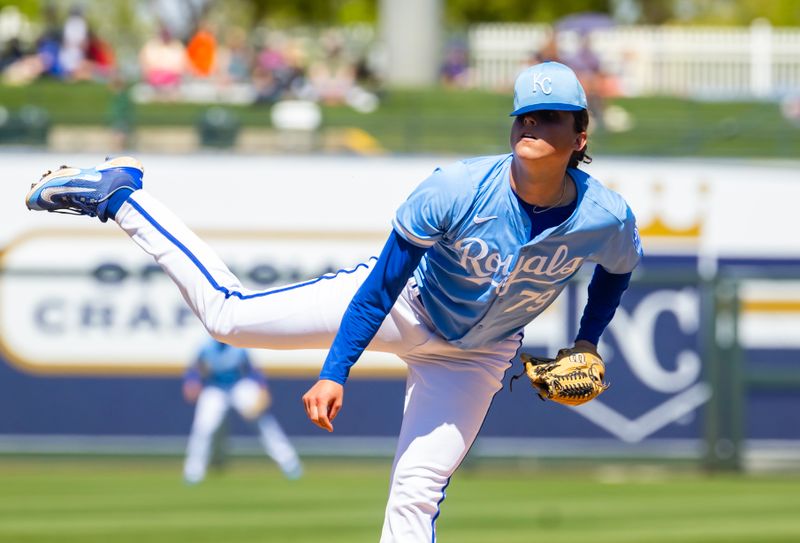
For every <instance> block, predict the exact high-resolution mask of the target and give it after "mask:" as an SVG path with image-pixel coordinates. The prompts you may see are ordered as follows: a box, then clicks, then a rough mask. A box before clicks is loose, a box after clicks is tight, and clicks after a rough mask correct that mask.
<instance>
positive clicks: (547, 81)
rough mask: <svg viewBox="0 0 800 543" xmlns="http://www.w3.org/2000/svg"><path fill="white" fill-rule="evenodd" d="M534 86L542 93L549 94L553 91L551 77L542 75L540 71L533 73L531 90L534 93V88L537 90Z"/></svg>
mask: <svg viewBox="0 0 800 543" xmlns="http://www.w3.org/2000/svg"><path fill="white" fill-rule="evenodd" d="M536 87H539V90H541V91H542V92H543V93H545V94H550V93H551V92H553V79H552V78H550V77H547V76H546V75H544V74H543V73H541V72H539V73H534V74H533V92H534V94H535V93H536V90H537V89H536Z"/></svg>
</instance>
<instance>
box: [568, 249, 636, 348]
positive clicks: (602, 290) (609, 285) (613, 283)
mask: <svg viewBox="0 0 800 543" xmlns="http://www.w3.org/2000/svg"><path fill="white" fill-rule="evenodd" d="M630 280H631V274H630V273H619V274H618V273H610V272H607V271H606V270H605V268H603V266H600V265H599V264H598V265H597V266H595V268H594V274H593V275H592V280H591V281H590V282H589V297H588V299H587V300H586V307H585V308H584V309H583V317H581V325H580V329H579V330H578V335H577V337H576V338H575V341H577V340H579V339H584V340H586V341H589V342H590V343H592V344H594V345H597V342H598V341H600V336H601V335H602V333H603V330H605V329H606V326H608V323H609V322H611V319H612V318H613V317H614V313H615V312H616V310H617V307H618V306H619V302H620V300H621V299H622V293H623V292H625V290H626V289H627V288H628V284H629V283H630Z"/></svg>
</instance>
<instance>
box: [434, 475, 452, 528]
mask: <svg viewBox="0 0 800 543" xmlns="http://www.w3.org/2000/svg"><path fill="white" fill-rule="evenodd" d="M452 478H453V476H452V475H451V476H450V477H448V478H447V482H446V483H445V484H444V486H443V487H442V497H441V499H440V500H439V501H438V502H436V514H435V515H433V518H432V519H431V543H436V519H437V518H439V515H440V514H441V513H442V508H441V507H440V506H441V505H442V502H443V501H444V499H445V498H446V497H447V487H448V486H450V479H452Z"/></svg>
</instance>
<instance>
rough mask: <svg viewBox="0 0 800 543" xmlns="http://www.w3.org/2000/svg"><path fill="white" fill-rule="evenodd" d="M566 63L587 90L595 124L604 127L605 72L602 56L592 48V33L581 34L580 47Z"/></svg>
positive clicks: (600, 127)
mask: <svg viewBox="0 0 800 543" xmlns="http://www.w3.org/2000/svg"><path fill="white" fill-rule="evenodd" d="M564 63H565V64H567V65H568V66H569V67H570V68H572V69H573V71H574V72H575V74H576V75H577V76H578V79H579V80H580V82H581V85H583V88H584V90H585V91H586V101H587V102H588V104H589V113H590V114H591V115H592V116H593V120H594V121H595V123H596V124H595V126H597V127H598V129H602V128H603V127H604V124H603V115H604V112H605V74H604V73H603V70H602V66H601V65H600V58H599V57H598V56H597V53H595V52H594V50H593V49H592V41H591V34H584V35H582V36H581V45H580V48H579V49H578V50H577V51H576V52H575V54H574V55H572V56H570V57H569V58H567V59H565V62H564Z"/></svg>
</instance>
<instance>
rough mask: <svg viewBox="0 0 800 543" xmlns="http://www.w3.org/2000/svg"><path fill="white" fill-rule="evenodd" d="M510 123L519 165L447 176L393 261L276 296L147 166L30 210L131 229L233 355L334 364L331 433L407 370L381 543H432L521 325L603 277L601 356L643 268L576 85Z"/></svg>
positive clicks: (53, 187)
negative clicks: (397, 366)
mask: <svg viewBox="0 0 800 543" xmlns="http://www.w3.org/2000/svg"><path fill="white" fill-rule="evenodd" d="M511 115H512V117H513V119H514V121H513V124H512V126H511V130H510V146H511V152H510V153H506V154H502V155H497V156H486V157H477V158H471V159H466V160H462V161H459V162H456V163H454V164H450V165H447V166H444V167H442V168H437V169H436V170H435V171H434V172H433V173H432V174H431V175H430V176H429V177H428V178H427V179H426V180H424V181H423V182H422V183H421V184H420V185H419V187H418V188H417V189H415V190H414V191H413V193H412V194H411V195H410V196H409V198H408V200H406V202H404V203H403V204H402V205H401V206H400V208H399V209H398V211H397V213H396V215H395V217H394V220H393V223H392V226H393V228H392V232H391V234H390V235H389V238H388V240H387V241H386V244H385V246H384V248H383V250H382V251H381V254H380V256H379V257H377V258H373V259H371V260H370V261H369V262H365V263H362V264H359V265H357V266H355V267H354V268H351V269H347V270H341V271H340V272H338V273H336V274H329V275H325V276H322V277H318V278H316V279H312V280H309V281H305V282H302V283H297V284H294V285H289V286H286V287H281V288H276V289H271V290H267V291H260V292H255V291H250V290H247V289H244V288H243V287H242V286H241V283H240V282H239V280H238V279H237V278H236V277H235V276H234V275H233V274H232V273H231V272H230V270H228V268H227V267H226V266H225V264H224V263H223V262H222V261H221V260H220V259H219V258H218V257H217V256H216V255H215V254H214V253H213V251H212V250H211V249H210V248H209V247H208V246H207V245H206V244H205V243H203V242H202V241H201V240H200V239H199V238H198V237H197V236H196V235H194V234H193V233H192V232H191V231H190V230H189V229H188V228H187V227H186V226H185V225H184V224H183V223H182V222H181V221H180V220H179V219H178V218H177V217H175V215H174V214H173V213H171V212H170V211H169V210H168V209H167V208H166V207H165V206H163V205H162V204H161V203H160V202H158V201H157V200H155V199H154V198H153V197H152V196H151V195H150V194H149V193H148V192H147V191H146V190H142V175H143V169H142V166H141V164H139V162H138V161H136V160H135V159H132V158H129V157H125V158H118V159H114V160H110V161H107V162H105V163H103V164H102V165H100V166H98V167H97V168H91V169H87V170H80V169H77V168H66V169H62V170H58V171H56V172H53V173H48V174H46V176H45V177H43V178H42V179H41V180H40V181H39V182H38V183H36V184H34V186H33V187H32V188H31V190H30V191H29V193H28V196H27V199H26V203H27V205H28V207H29V208H30V209H38V210H48V211H59V212H72V213H78V214H83V215H90V216H97V217H99V218H100V220H102V221H106V220H108V219H113V220H114V221H116V222H117V223H118V224H119V225H120V226H121V227H122V229H123V230H124V231H125V232H127V233H128V235H129V236H130V237H131V238H132V239H133V240H134V241H135V242H136V243H137V244H138V245H139V246H140V247H141V248H142V249H143V250H145V251H146V252H147V253H149V254H150V255H152V256H153V257H154V258H155V260H156V261H157V262H158V263H159V264H160V265H161V267H162V268H163V269H164V270H165V271H166V273H167V274H168V275H169V276H170V277H171V278H172V279H173V280H174V281H175V283H176V284H177V286H178V288H179V289H180V291H181V293H182V294H183V296H184V299H185V300H186V302H187V303H188V304H189V306H190V307H191V308H192V310H193V311H194V313H195V314H196V315H197V316H198V317H199V318H200V320H201V321H202V322H203V324H204V325H205V327H206V329H207V330H208V331H209V333H210V334H211V335H212V336H213V337H215V338H217V339H218V340H220V341H224V342H226V343H231V344H234V345H238V346H241V347H264V348H272V349H300V348H306V349H308V348H319V349H329V351H328V356H327V359H326V361H325V363H324V365H323V367H322V371H321V372H320V376H319V380H318V381H317V383H316V384H314V385H313V386H312V387H311V389H310V390H309V391H308V392H307V393H306V394H305V395H304V396H303V403H304V406H305V409H306V413H307V415H308V417H309V419H311V421H313V422H314V424H316V425H318V426H319V427H321V428H324V429H326V430H328V431H333V424H332V422H333V420H334V419H335V418H336V416H337V414H338V413H339V411H340V409H341V408H342V405H343V403H342V402H343V398H344V384H345V381H346V380H347V377H348V375H349V371H350V368H351V367H352V365H353V364H354V363H355V362H356V361H357V360H358V358H359V356H360V355H361V353H362V352H363V350H364V349H366V348H369V349H372V350H377V351H383V352H390V353H394V354H396V355H398V356H399V357H400V358H401V359H402V360H403V361H404V362H405V363H406V364H407V366H408V377H407V381H406V397H405V402H404V404H403V422H402V426H401V429H400V436H399V439H398V445H397V451H396V453H395V458H394V463H393V466H392V472H391V475H390V488H389V497H388V501H387V505H386V513H385V517H384V523H383V531H382V535H381V541H382V542H383V543H388V542H399V543H414V542H431V541H434V540H435V539H436V525H435V522H436V519H437V518H438V516H439V511H440V510H439V507H440V504H441V502H442V501H443V500H444V497H445V489H446V488H447V485H448V484H449V482H450V477H451V476H452V475H453V473H454V472H455V470H456V469H457V468H458V466H459V465H460V463H461V461H462V460H463V458H464V456H465V455H466V454H467V452H468V450H469V448H470V446H471V445H472V443H473V441H474V440H475V437H476V436H477V434H478V431H479V429H480V427H481V425H482V424H483V421H484V418H485V416H486V413H487V411H488V409H489V406H490V404H491V402H492V399H493V397H494V395H495V394H496V393H497V391H498V390H500V389H501V388H502V382H503V378H504V376H505V373H506V371H507V370H508V369H509V368H510V367H511V363H512V361H513V360H514V359H515V357H516V355H517V351H518V350H519V348H520V347H521V345H522V334H523V329H524V327H525V326H526V325H527V324H528V323H530V322H531V321H533V320H534V319H535V318H536V317H537V315H539V314H541V313H542V312H543V311H544V310H545V309H546V308H547V307H548V306H549V305H550V304H551V303H552V302H553V301H554V300H555V299H556V297H557V296H558V295H559V294H560V293H561V292H562V290H563V289H564V288H565V286H566V284H567V282H568V281H569V280H570V278H572V277H573V276H574V275H575V274H576V273H577V272H578V270H579V269H580V268H581V266H582V265H584V264H592V265H594V274H593V276H592V280H591V282H590V284H589V289H588V298H587V303H586V306H585V308H584V312H583V317H582V319H581V323H580V328H579V331H578V334H577V336H576V338H575V341H574V345H573V346H572V347H571V348H572V349H574V350H588V351H595V350H596V345H597V343H598V340H599V338H600V335H601V334H602V332H603V330H604V329H605V328H606V326H607V324H608V323H609V322H610V320H611V318H612V317H613V315H614V312H615V311H616V308H617V306H618V305H619V302H620V298H621V296H622V294H623V292H624V291H625V290H626V288H627V286H628V281H629V279H630V276H631V272H632V271H633V269H634V268H635V267H636V266H637V264H638V263H639V260H640V258H641V254H642V252H641V246H640V243H639V238H638V234H637V231H636V220H635V218H634V215H633V213H632V212H631V210H630V208H629V207H628V206H627V204H626V203H625V201H624V200H623V198H622V197H621V196H620V195H618V194H616V193H615V192H613V191H610V190H608V189H606V188H605V187H604V186H603V185H602V184H601V183H600V182H598V181H597V180H595V179H594V178H592V177H591V176H590V175H589V174H587V173H586V172H584V171H582V170H580V169H578V166H579V164H580V163H581V162H588V160H589V159H588V157H587V155H586V145H587V133H586V130H587V126H588V122H589V116H588V112H587V105H586V94H585V92H584V90H583V88H582V87H581V85H580V83H579V82H578V80H577V78H576V76H575V73H574V72H572V70H570V69H569V68H568V67H567V66H564V65H563V64H559V63H556V62H545V63H541V64H537V65H534V66H531V67H530V68H527V69H526V70H524V71H523V72H522V73H521V74H520V75H519V76H518V78H517V80H516V83H515V87H514V110H513V111H512V112H511ZM453 137H458V134H456V133H454V134H453ZM296 205H297V206H298V207H300V208H302V205H303V202H297V203H296Z"/></svg>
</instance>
